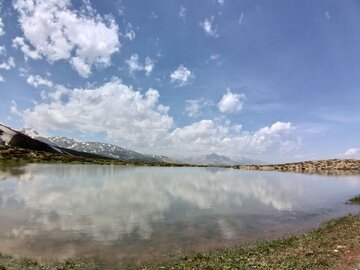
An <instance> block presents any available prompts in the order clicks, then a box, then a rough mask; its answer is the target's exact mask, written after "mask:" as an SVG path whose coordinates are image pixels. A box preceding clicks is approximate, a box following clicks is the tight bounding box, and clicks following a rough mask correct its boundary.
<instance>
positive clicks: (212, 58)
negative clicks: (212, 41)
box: [210, 54, 220, 61]
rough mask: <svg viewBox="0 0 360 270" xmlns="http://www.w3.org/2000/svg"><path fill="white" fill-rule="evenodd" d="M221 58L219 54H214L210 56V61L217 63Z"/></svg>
mask: <svg viewBox="0 0 360 270" xmlns="http://www.w3.org/2000/svg"><path fill="white" fill-rule="evenodd" d="M219 58H220V55H218V54H212V55H210V60H212V61H215V60H217V59H219Z"/></svg>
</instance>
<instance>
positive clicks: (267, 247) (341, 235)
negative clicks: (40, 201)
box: [0, 215, 360, 270]
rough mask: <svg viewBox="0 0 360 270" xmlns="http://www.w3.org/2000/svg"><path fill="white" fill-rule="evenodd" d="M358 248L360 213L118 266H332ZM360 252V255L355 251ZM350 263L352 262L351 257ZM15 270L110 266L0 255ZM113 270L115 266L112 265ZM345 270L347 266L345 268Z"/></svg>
mask: <svg viewBox="0 0 360 270" xmlns="http://www.w3.org/2000/svg"><path fill="white" fill-rule="evenodd" d="M359 250H360V215H355V216H353V215H349V216H345V217H342V218H338V219H335V220H331V221H329V222H327V223H325V224H324V225H323V226H321V227H320V228H318V229H315V230H314V231H312V232H310V233H307V234H304V235H301V236H299V237H289V238H284V239H280V240H274V241H267V242H261V243H256V244H253V245H251V246H248V247H244V248H234V249H228V250H216V251H211V252H205V253H198V254H195V255H193V256H186V257H174V258H172V259H170V260H169V261H167V262H164V263H162V264H158V265H153V264H149V265H143V266H141V267H138V266H133V267H126V268H120V269H142V270H153V269H172V270H178V269H179V270H180V269H181V270H184V269H194V270H195V269H204V270H205V269H206V270H210V269H214V270H217V269H244V270H245V269H249V270H250V269H260V270H270V269H274V270H275V269H276V270H283V269H304V270H305V269H319V270H322V269H324V270H325V269H326V270H327V269H331V268H334V267H335V268H336V267H338V266H339V265H342V266H346V265H347V264H348V263H349V258H348V257H347V254H349V253H350V252H353V251H359ZM358 255H360V254H358ZM350 263H355V262H352V261H351V260H350ZM5 269H6V270H15V269H33V270H40V269H63V270H65V269H109V267H106V266H105V264H104V263H102V262H101V261H99V260H96V259H75V260H66V261H60V262H58V261H52V262H39V261H35V260H31V259H19V258H14V257H10V256H4V255H2V256H0V270H5ZM115 269H116V268H115ZM345 269H346V268H345Z"/></svg>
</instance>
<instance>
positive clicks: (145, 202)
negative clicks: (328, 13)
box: [0, 164, 360, 263]
mask: <svg viewBox="0 0 360 270" xmlns="http://www.w3.org/2000/svg"><path fill="white" fill-rule="evenodd" d="M359 190H360V177H359V176H346V177H345V176H343V177H331V176H318V175H304V174H290V173H277V172H256V171H240V170H232V169H219V168H170V167H169V168H156V167H122V166H102V165H57V164H51V165H47V164H30V165H26V166H22V167H11V166H10V167H9V166H0V220H1V223H0V251H1V252H4V253H8V254H19V255H22V256H29V257H36V258H67V257H74V256H93V255H96V256H99V257H102V258H104V259H105V260H114V261H117V262H119V263H121V262H124V261H133V262H137V261H146V260H154V259H156V260H161V259H163V258H166V257H167V256H168V255H169V254H186V253H189V252H192V251H199V250H207V249H211V248H221V247H229V246H234V245H239V244H243V243H246V242H249V241H254V240H258V239H270V238H274V237H278V236H281V235H283V234H287V233H294V232H299V231H301V230H304V229H308V228H310V227H312V226H315V225H317V224H319V223H320V222H322V221H324V220H326V219H329V218H332V217H336V216H339V215H343V214H344V213H350V212H356V211H358V209H359V208H357V207H354V206H350V205H345V204H343V202H344V201H346V199H348V198H349V197H351V196H353V195H355V194H356V193H357V192H358V191H359Z"/></svg>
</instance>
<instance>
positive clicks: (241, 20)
mask: <svg viewBox="0 0 360 270" xmlns="http://www.w3.org/2000/svg"><path fill="white" fill-rule="evenodd" d="M243 20H244V12H241V14H240V18H239V24H240V25H242V22H243Z"/></svg>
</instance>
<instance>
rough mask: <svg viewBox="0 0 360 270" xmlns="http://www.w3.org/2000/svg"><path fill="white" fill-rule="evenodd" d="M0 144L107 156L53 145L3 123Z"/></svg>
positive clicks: (91, 155)
mask: <svg viewBox="0 0 360 270" xmlns="http://www.w3.org/2000/svg"><path fill="white" fill-rule="evenodd" d="M0 145H7V146H11V147H18V148H24V149H29V150H34V151H43V152H49V153H57V154H65V155H70V156H76V157H86V158H101V159H104V158H105V159H106V158H107V157H104V156H101V155H97V154H93V153H85V152H80V151H76V150H73V149H66V148H63V147H60V146H56V145H52V144H49V143H46V142H43V141H41V140H37V139H34V138H31V137H30V136H28V135H26V134H23V133H22V132H19V131H16V130H13V129H11V128H9V127H7V126H4V125H2V124H0Z"/></svg>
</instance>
